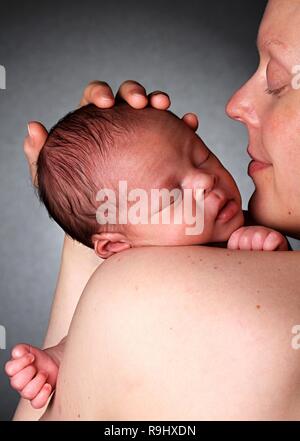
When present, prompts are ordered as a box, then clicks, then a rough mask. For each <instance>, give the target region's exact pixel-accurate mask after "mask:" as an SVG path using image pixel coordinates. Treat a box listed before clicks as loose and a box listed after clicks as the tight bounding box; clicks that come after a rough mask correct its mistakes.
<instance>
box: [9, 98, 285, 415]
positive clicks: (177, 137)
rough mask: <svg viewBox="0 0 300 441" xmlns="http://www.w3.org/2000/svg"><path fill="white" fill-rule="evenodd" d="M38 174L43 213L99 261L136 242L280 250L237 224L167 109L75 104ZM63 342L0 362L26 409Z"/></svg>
mask: <svg viewBox="0 0 300 441" xmlns="http://www.w3.org/2000/svg"><path fill="white" fill-rule="evenodd" d="M37 176H38V183H39V189H38V192H39V197H40V199H41V201H42V202H43V203H44V205H45V206H46V208H47V210H48V213H49V215H50V217H52V218H53V219H54V220H55V221H56V222H57V223H58V224H59V225H60V226H61V227H62V228H63V230H64V231H65V233H66V234H68V235H69V236H71V237H72V238H73V239H75V240H77V241H79V242H81V243H82V244H84V245H86V246H88V247H90V248H93V249H94V250H95V252H96V254H97V255H98V256H99V257H101V258H103V259H107V258H109V257H110V256H112V255H113V254H116V253H120V252H122V251H125V250H126V249H129V248H134V247H142V246H180V245H204V244H206V245H209V246H216V244H219V245H221V244H222V246H223V245H224V243H225V246H227V247H228V248H229V249H232V250H257V251H259V250H261V251H275V250H288V243H287V240H286V238H285V237H284V236H282V235H281V234H280V233H279V232H277V231H274V230H271V229H269V228H266V227H263V226H253V225H247V226H245V225H244V215H243V211H242V207H241V196H240V193H239V190H238V188H237V185H236V183H235V181H234V179H233V178H232V176H231V175H230V173H229V172H228V171H227V170H226V169H225V168H224V167H223V166H222V164H221V162H220V161H219V160H218V158H217V157H216V156H215V155H214V154H213V153H212V152H211V151H210V150H209V149H208V148H207V147H206V145H205V144H204V143H203V141H202V140H201V139H200V138H199V136H198V135H197V134H195V133H194V132H193V131H192V130H191V129H190V128H189V127H188V126H187V125H186V124H185V123H184V122H183V121H182V120H180V119H179V118H178V117H177V116H175V115H174V114H173V113H172V112H170V111H161V110H157V109H153V108H151V107H147V108H145V109H142V110H136V109H133V108H131V107H129V106H128V105H127V104H125V103H124V104H123V103H122V104H120V105H118V106H115V107H114V108H111V109H99V108H97V107H96V106H94V105H93V104H89V105H87V106H84V107H81V108H80V109H77V110H75V111H74V112H71V113H69V114H68V115H66V116H65V117H64V118H63V119H61V120H60V121H59V122H58V123H57V124H56V125H55V126H54V127H53V128H52V129H51V131H50V132H49V135H48V138H47V141H46V143H45V145H44V147H43V149H42V150H41V152H40V155H39V158H38V163H37ZM65 342H66V338H64V339H63V340H62V341H61V342H60V343H59V344H58V345H57V346H55V347H52V348H48V349H45V350H41V349H39V348H36V347H33V346H30V345H27V344H19V345H17V346H15V347H14V349H13V351H12V359H11V360H10V361H9V362H7V363H6V367H5V369H6V373H7V375H9V377H10V380H11V385H12V387H13V388H15V389H16V390H17V391H19V393H20V395H21V396H22V397H23V398H25V399H28V400H30V401H31V404H32V406H33V407H34V408H40V407H43V406H44V405H45V404H46V402H47V400H48V399H49V397H50V395H51V393H52V392H53V390H54V389H55V384H56V380H57V375H58V369H59V365H60V362H61V359H62V356H63V352H64V345H65Z"/></svg>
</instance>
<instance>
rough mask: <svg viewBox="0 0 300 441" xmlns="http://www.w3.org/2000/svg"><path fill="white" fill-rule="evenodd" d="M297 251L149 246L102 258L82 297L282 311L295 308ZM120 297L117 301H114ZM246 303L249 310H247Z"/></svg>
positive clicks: (299, 261)
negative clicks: (177, 302)
mask: <svg viewBox="0 0 300 441" xmlns="http://www.w3.org/2000/svg"><path fill="white" fill-rule="evenodd" d="M299 269H300V253H299V252H284V251H280V252H255V251H230V250H227V249H217V248H210V247H204V246H186V247H147V248H139V249H131V250H129V251H125V252H123V253H120V254H118V255H115V256H113V257H112V258H110V259H108V260H107V261H105V262H104V263H103V264H102V265H101V266H100V267H99V268H98V269H97V270H96V272H95V273H94V275H93V277H92V279H91V280H90V282H89V283H88V285H87V287H86V289H85V292H84V296H88V297H89V301H90V299H91V298H92V297H95V299H96V301H97V302H98V301H99V299H101V301H103V302H111V301H113V302H116V301H117V300H116V299H117V298H121V299H122V300H120V301H121V302H122V301H123V300H125V304H124V305H123V307H124V308H125V307H126V305H127V306H128V305H131V304H133V305H134V304H135V303H136V300H137V299H138V300H139V305H140V306H141V305H142V303H143V304H144V305H145V307H147V305H148V303H149V302H153V301H154V299H155V301H157V302H158V303H165V304H168V305H169V310H170V311H171V309H172V308H175V304H176V302H175V299H177V300H178V301H179V303H180V302H184V303H185V304H187V302H190V303H191V305H192V307H193V308H194V307H195V305H202V308H200V309H198V313H199V314H207V310H205V307H204V306H205V305H206V304H207V302H209V303H210V304H215V308H217V309H218V308H221V309H222V311H226V308H228V305H231V304H234V305H235V310H241V311H243V314H247V312H249V313H250V315H251V314H252V311H255V312H257V311H258V310H260V312H262V311H265V313H267V312H268V313H271V314H273V315H274V314H275V315H276V313H279V314H282V312H283V311H286V314H287V315H289V316H293V315H294V314H293V311H294V312H295V311H298V312H299V306H300V304H299V302H300V296H299V292H298V287H299V286H300V271H299ZM118 301H119V300H118ZM245 305H247V308H245Z"/></svg>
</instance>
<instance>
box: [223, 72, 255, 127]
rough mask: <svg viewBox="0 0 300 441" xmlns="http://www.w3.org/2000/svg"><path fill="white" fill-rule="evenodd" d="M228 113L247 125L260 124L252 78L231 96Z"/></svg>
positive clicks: (227, 108)
mask: <svg viewBox="0 0 300 441" xmlns="http://www.w3.org/2000/svg"><path fill="white" fill-rule="evenodd" d="M226 113H227V115H228V116H229V117H230V118H232V119H235V120H237V121H241V122H242V123H244V124H246V125H252V126H255V127H257V126H258V124H259V120H258V114H257V103H256V101H255V90H254V88H253V87H252V80H249V81H248V82H247V83H246V84H244V85H243V86H242V87H241V88H240V89H239V90H237V92H235V94H234V95H233V96H232V97H231V98H230V100H229V101H228V103H227V106H226Z"/></svg>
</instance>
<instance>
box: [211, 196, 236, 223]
mask: <svg viewBox="0 0 300 441" xmlns="http://www.w3.org/2000/svg"><path fill="white" fill-rule="evenodd" d="M239 211H240V207H239V204H238V203H237V202H236V201H235V200H234V199H229V200H227V201H226V202H225V204H224V205H223V206H222V207H221V209H220V211H219V213H218V215H217V217H216V221H220V222H221V223H226V222H228V221H229V220H231V219H232V218H233V217H234V216H235V215H236V214H237V213H238V212H239Z"/></svg>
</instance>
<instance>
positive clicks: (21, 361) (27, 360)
mask: <svg viewBox="0 0 300 441" xmlns="http://www.w3.org/2000/svg"><path fill="white" fill-rule="evenodd" d="M33 361H34V355H33V354H26V355H24V356H23V357H21V358H17V359H15V360H10V361H8V362H7V363H6V365H5V372H6V373H7V375H9V376H10V377H13V376H14V375H16V374H17V373H18V372H20V371H21V370H22V369H25V368H26V367H27V366H29V365H30V364H31V363H33Z"/></svg>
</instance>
